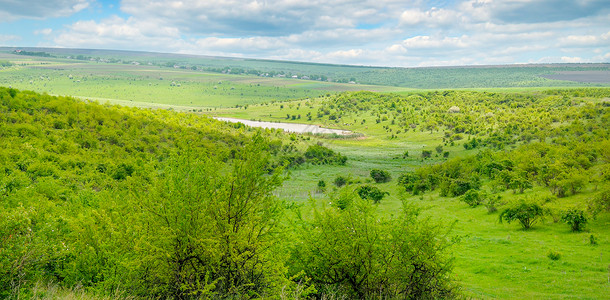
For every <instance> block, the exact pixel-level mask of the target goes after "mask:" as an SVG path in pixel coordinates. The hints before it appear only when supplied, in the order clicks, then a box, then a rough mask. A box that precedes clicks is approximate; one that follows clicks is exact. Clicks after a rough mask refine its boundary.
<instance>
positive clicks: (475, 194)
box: [460, 190, 487, 207]
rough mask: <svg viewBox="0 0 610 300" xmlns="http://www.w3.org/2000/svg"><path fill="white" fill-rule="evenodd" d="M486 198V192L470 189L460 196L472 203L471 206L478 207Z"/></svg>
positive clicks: (469, 203) (467, 202)
mask: <svg viewBox="0 0 610 300" xmlns="http://www.w3.org/2000/svg"><path fill="white" fill-rule="evenodd" d="M485 198H487V195H486V194H485V192H480V191H477V190H468V192H466V193H465V194H464V195H463V196H462V197H460V200H462V201H464V202H466V204H468V205H470V207H477V206H479V205H480V204H481V203H483V201H485Z"/></svg>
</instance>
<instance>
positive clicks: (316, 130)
mask: <svg viewBox="0 0 610 300" xmlns="http://www.w3.org/2000/svg"><path fill="white" fill-rule="evenodd" d="M214 119H216V120H219V121H226V122H231V123H243V124H244V125H247V126H251V127H261V128H273V129H282V130H284V131H286V132H294V133H312V134H336V135H351V134H353V132H351V131H349V130H340V129H330V128H324V127H320V126H318V125H311V124H295V123H276V122H265V121H250V120H243V119H235V118H224V117H214Z"/></svg>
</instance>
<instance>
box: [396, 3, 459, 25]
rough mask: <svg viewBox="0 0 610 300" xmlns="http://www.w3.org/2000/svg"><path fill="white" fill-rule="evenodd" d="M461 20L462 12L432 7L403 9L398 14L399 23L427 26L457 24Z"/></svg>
mask: <svg viewBox="0 0 610 300" xmlns="http://www.w3.org/2000/svg"><path fill="white" fill-rule="evenodd" d="M464 21H465V20H462V14H461V13H460V12H458V11H454V10H447V9H442V8H441V9H439V8H432V9H430V10H428V11H421V10H419V9H409V10H405V11H404V12H403V13H402V14H401V15H400V20H399V24H400V25H406V26H412V25H419V24H422V25H424V26H428V27H437V26H449V25H454V26H455V25H459V24H460V23H461V22H464Z"/></svg>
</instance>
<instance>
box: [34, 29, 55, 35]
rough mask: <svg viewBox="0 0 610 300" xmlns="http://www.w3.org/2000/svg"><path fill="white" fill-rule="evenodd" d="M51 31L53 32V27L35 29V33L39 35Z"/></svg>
mask: <svg viewBox="0 0 610 300" xmlns="http://www.w3.org/2000/svg"><path fill="white" fill-rule="evenodd" d="M51 33H53V29H51V28H45V29H40V30H35V31H34V34H36V35H38V34H41V35H50V34H51Z"/></svg>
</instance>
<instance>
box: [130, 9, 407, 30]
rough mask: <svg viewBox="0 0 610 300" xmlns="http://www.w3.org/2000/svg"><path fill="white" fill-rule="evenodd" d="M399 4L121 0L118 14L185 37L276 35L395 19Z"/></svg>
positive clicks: (350, 26)
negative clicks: (149, 20) (151, 22)
mask: <svg viewBox="0 0 610 300" xmlns="http://www.w3.org/2000/svg"><path fill="white" fill-rule="evenodd" d="M406 5H409V1H399V0H378V1H373V0H365V1H358V0H342V1H326V0H311V1H294V0H218V1H198V0H170V1H167V0H123V1H122V3H121V9H122V10H123V11H124V12H125V13H128V14H131V15H133V16H135V17H141V18H151V17H152V18H155V19H156V20H158V21H159V22H162V23H164V24H168V25H170V26H175V27H178V28H180V29H181V30H183V31H185V32H189V33H198V34H207V35H210V34H221V35H232V36H235V35H238V36H239V35H260V36H281V35H290V34H295V33H301V32H305V31H310V30H320V29H335V28H352V27H355V26H357V25H359V24H363V23H364V24H377V23H380V22H384V21H386V20H388V19H395V18H396V17H397V14H398V12H399V11H401V9H400V8H402V7H404V6H406Z"/></svg>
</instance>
